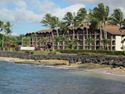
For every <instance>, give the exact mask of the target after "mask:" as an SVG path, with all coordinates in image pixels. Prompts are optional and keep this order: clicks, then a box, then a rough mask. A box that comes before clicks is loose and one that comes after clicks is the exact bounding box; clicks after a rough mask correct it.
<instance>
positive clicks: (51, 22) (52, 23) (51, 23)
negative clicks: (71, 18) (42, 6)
mask: <svg viewBox="0 0 125 94" xmlns="http://www.w3.org/2000/svg"><path fill="white" fill-rule="evenodd" d="M41 23H42V24H43V25H44V26H47V27H50V28H51V29H56V32H57V36H59V31H58V30H59V26H60V21H59V18H58V17H56V16H52V15H51V14H46V15H45V17H44V18H43V19H42V21H41ZM52 37H53V41H54V35H53V32H52ZM53 44H54V43H53ZM58 45H59V43H58Z"/></svg>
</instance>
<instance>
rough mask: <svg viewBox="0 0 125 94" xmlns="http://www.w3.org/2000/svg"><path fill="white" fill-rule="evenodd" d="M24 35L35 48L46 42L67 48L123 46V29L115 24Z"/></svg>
mask: <svg viewBox="0 0 125 94" xmlns="http://www.w3.org/2000/svg"><path fill="white" fill-rule="evenodd" d="M26 36H27V37H29V38H30V41H29V46H30V47H36V48H45V47H46V45H48V44H49V45H51V48H52V49H67V48H68V47H69V46H70V45H75V47H74V48H75V49H86V50H87V49H88V50H115V51H122V50H124V48H125V47H124V46H125V43H124V40H125V29H119V26H117V25H105V26H104V27H103V29H100V30H90V29H89V27H84V28H77V29H75V30H74V33H73V30H69V31H68V32H63V31H60V30H58V32H57V30H54V29H47V30H40V31H38V32H32V33H27V34H26ZM58 37H61V39H59V38H58ZM67 42H68V43H67Z"/></svg>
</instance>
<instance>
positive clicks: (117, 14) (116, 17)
mask: <svg viewBox="0 0 125 94" xmlns="http://www.w3.org/2000/svg"><path fill="white" fill-rule="evenodd" d="M109 20H110V22H111V23H113V24H118V25H119V26H120V29H121V28H122V25H123V24H124V21H125V20H124V16H123V12H122V11H121V9H115V10H114V12H113V14H112V16H111V17H110V18H109Z"/></svg>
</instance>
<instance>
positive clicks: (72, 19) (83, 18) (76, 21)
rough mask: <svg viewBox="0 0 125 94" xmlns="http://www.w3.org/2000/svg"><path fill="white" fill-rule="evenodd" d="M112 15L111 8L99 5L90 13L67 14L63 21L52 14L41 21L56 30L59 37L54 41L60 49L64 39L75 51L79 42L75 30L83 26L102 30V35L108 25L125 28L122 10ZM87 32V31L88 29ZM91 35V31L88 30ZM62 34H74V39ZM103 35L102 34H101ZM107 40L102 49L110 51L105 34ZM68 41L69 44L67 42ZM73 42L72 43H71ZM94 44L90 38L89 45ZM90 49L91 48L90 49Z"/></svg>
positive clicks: (82, 11) (79, 11) (81, 10)
mask: <svg viewBox="0 0 125 94" xmlns="http://www.w3.org/2000/svg"><path fill="white" fill-rule="evenodd" d="M109 14H110V8H109V6H105V5H104V4H103V3H99V4H98V5H97V6H96V7H94V8H93V9H92V10H90V11H88V12H87V10H86V9H85V8H80V9H79V10H78V11H77V13H72V12H67V13H66V14H65V15H64V17H63V19H59V18H58V17H56V16H53V15H51V14H46V15H45V16H44V18H43V19H42V20H41V23H42V25H44V26H47V27H50V28H51V29H56V31H57V36H56V37H54V36H53V40H56V42H57V44H58V49H59V42H60V41H61V40H62V39H66V40H63V41H65V45H67V47H69V48H72V49H75V48H77V47H76V43H77V41H76V40H75V38H74V37H75V29H76V28H78V27H80V28H82V27H83V26H89V27H90V28H91V30H92V32H94V31H96V30H97V29H98V30H100V33H101V32H102V30H103V27H104V26H105V25H106V24H107V23H110V24H115V25H119V29H121V28H123V27H125V18H124V16H123V12H122V11H121V9H114V11H113V13H112V14H111V15H109ZM86 30H87V29H86ZM87 31H88V33H89V30H87ZM60 32H63V33H65V32H66V33H67V34H68V33H69V32H72V34H73V35H72V36H73V37H72V39H71V38H67V37H65V36H63V38H62V37H61V36H60V35H59V33H60ZM101 35H102V34H101ZM104 36H105V39H104V41H103V43H101V44H100V45H102V47H104V46H105V45H106V46H105V47H104V48H102V49H108V48H107V46H108V40H107V38H106V34H104ZM67 40H68V42H67ZM70 40H72V41H70ZM92 43H93V39H92V38H88V43H87V44H88V45H91V44H92ZM89 49H90V47H89Z"/></svg>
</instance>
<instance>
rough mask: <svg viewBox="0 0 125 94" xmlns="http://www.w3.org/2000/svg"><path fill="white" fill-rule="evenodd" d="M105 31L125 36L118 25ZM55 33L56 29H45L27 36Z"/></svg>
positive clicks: (124, 32) (109, 25) (106, 28)
mask: <svg viewBox="0 0 125 94" xmlns="http://www.w3.org/2000/svg"><path fill="white" fill-rule="evenodd" d="M87 28H88V27H87ZM103 30H104V31H106V32H108V33H110V34H113V35H125V29H119V26H118V25H111V24H107V25H105V26H104V27H103ZM53 31H55V30H54V29H45V30H39V31H37V32H31V33H27V34H26V35H28V34H33V33H37V34H41V33H50V32H53Z"/></svg>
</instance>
